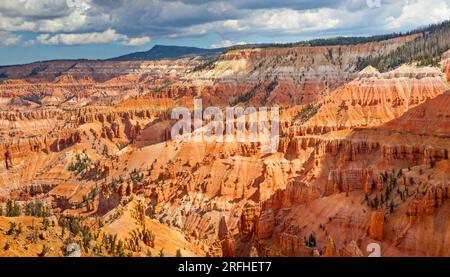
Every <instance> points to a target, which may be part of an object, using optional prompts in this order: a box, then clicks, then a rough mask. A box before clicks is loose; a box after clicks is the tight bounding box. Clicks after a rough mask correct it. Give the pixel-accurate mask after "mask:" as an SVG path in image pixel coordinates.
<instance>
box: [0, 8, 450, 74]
mask: <svg viewBox="0 0 450 277" xmlns="http://www.w3.org/2000/svg"><path fill="white" fill-rule="evenodd" d="M447 19H450V0H332V1H326V0H271V1H269V0H210V1H206V0H204V1H203V0H0V65H9V64H22V63H28V62H33V61H42V60H50V59H80V58H86V59H105V58H111V57H116V56H119V55H123V54H127V53H132V52H136V51H146V50H149V49H151V48H152V47H153V46H154V45H155V44H163V45H181V46H196V47H203V48H216V47H224V46H232V45H238V44H246V43H274V42H275V43H284V42H297V41H302V40H308V39H314V38H327V37H335V36H369V35H376V34H386V33H392V32H405V31H409V30H412V29H414V28H417V27H422V26H426V25H429V24H433V23H439V22H442V21H444V20H447Z"/></svg>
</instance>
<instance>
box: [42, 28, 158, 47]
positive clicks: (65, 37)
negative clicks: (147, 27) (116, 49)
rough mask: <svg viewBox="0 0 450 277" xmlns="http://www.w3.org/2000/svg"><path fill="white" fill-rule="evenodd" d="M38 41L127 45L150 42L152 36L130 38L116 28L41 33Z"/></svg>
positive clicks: (46, 42) (47, 42)
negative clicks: (52, 33) (98, 30)
mask: <svg viewBox="0 0 450 277" xmlns="http://www.w3.org/2000/svg"><path fill="white" fill-rule="evenodd" d="M36 41H37V42H38V43H41V44H48V45H68V46H71V45H83V44H105V43H118V44H122V45H127V46H138V45H143V44H146V43H149V42H150V37H147V36H144V37H137V38H129V37H128V36H127V35H123V34H119V33H117V32H116V30H114V29H111V28H109V29H107V30H106V31H104V32H91V33H81V34H57V35H54V36H51V35H50V34H41V35H39V36H37V38H36Z"/></svg>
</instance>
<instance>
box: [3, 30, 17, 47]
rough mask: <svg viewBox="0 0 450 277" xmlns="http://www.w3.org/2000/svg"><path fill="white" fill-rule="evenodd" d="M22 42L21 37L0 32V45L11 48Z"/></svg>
mask: <svg viewBox="0 0 450 277" xmlns="http://www.w3.org/2000/svg"><path fill="white" fill-rule="evenodd" d="M21 41H22V37H21V36H19V35H15V34H11V33H9V32H5V31H0V45H2V46H11V45H16V44H19V43H20V42H21Z"/></svg>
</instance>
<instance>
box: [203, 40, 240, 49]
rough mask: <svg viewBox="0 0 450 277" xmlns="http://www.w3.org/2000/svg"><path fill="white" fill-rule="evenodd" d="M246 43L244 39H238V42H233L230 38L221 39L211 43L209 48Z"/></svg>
mask: <svg viewBox="0 0 450 277" xmlns="http://www.w3.org/2000/svg"><path fill="white" fill-rule="evenodd" d="M244 44H247V43H246V42H245V41H239V42H235V41H232V40H228V39H226V40H223V41H222V42H221V43H214V44H211V48H223V47H231V46H234V45H244Z"/></svg>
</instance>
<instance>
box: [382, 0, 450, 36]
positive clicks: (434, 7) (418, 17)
mask: <svg viewBox="0 0 450 277" xmlns="http://www.w3.org/2000/svg"><path fill="white" fill-rule="evenodd" d="M430 2H433V3H430ZM425 11H426V12H425ZM449 18H450V3H449V1H445V0H435V1H429V0H415V1H411V0H410V1H409V2H407V3H406V4H405V5H403V8H402V10H401V14H400V16H397V17H395V16H389V17H387V18H386V27H387V28H388V29H395V28H400V27H402V26H408V25H412V26H422V25H427V24H433V23H440V22H442V21H444V20H448V19H449Z"/></svg>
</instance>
